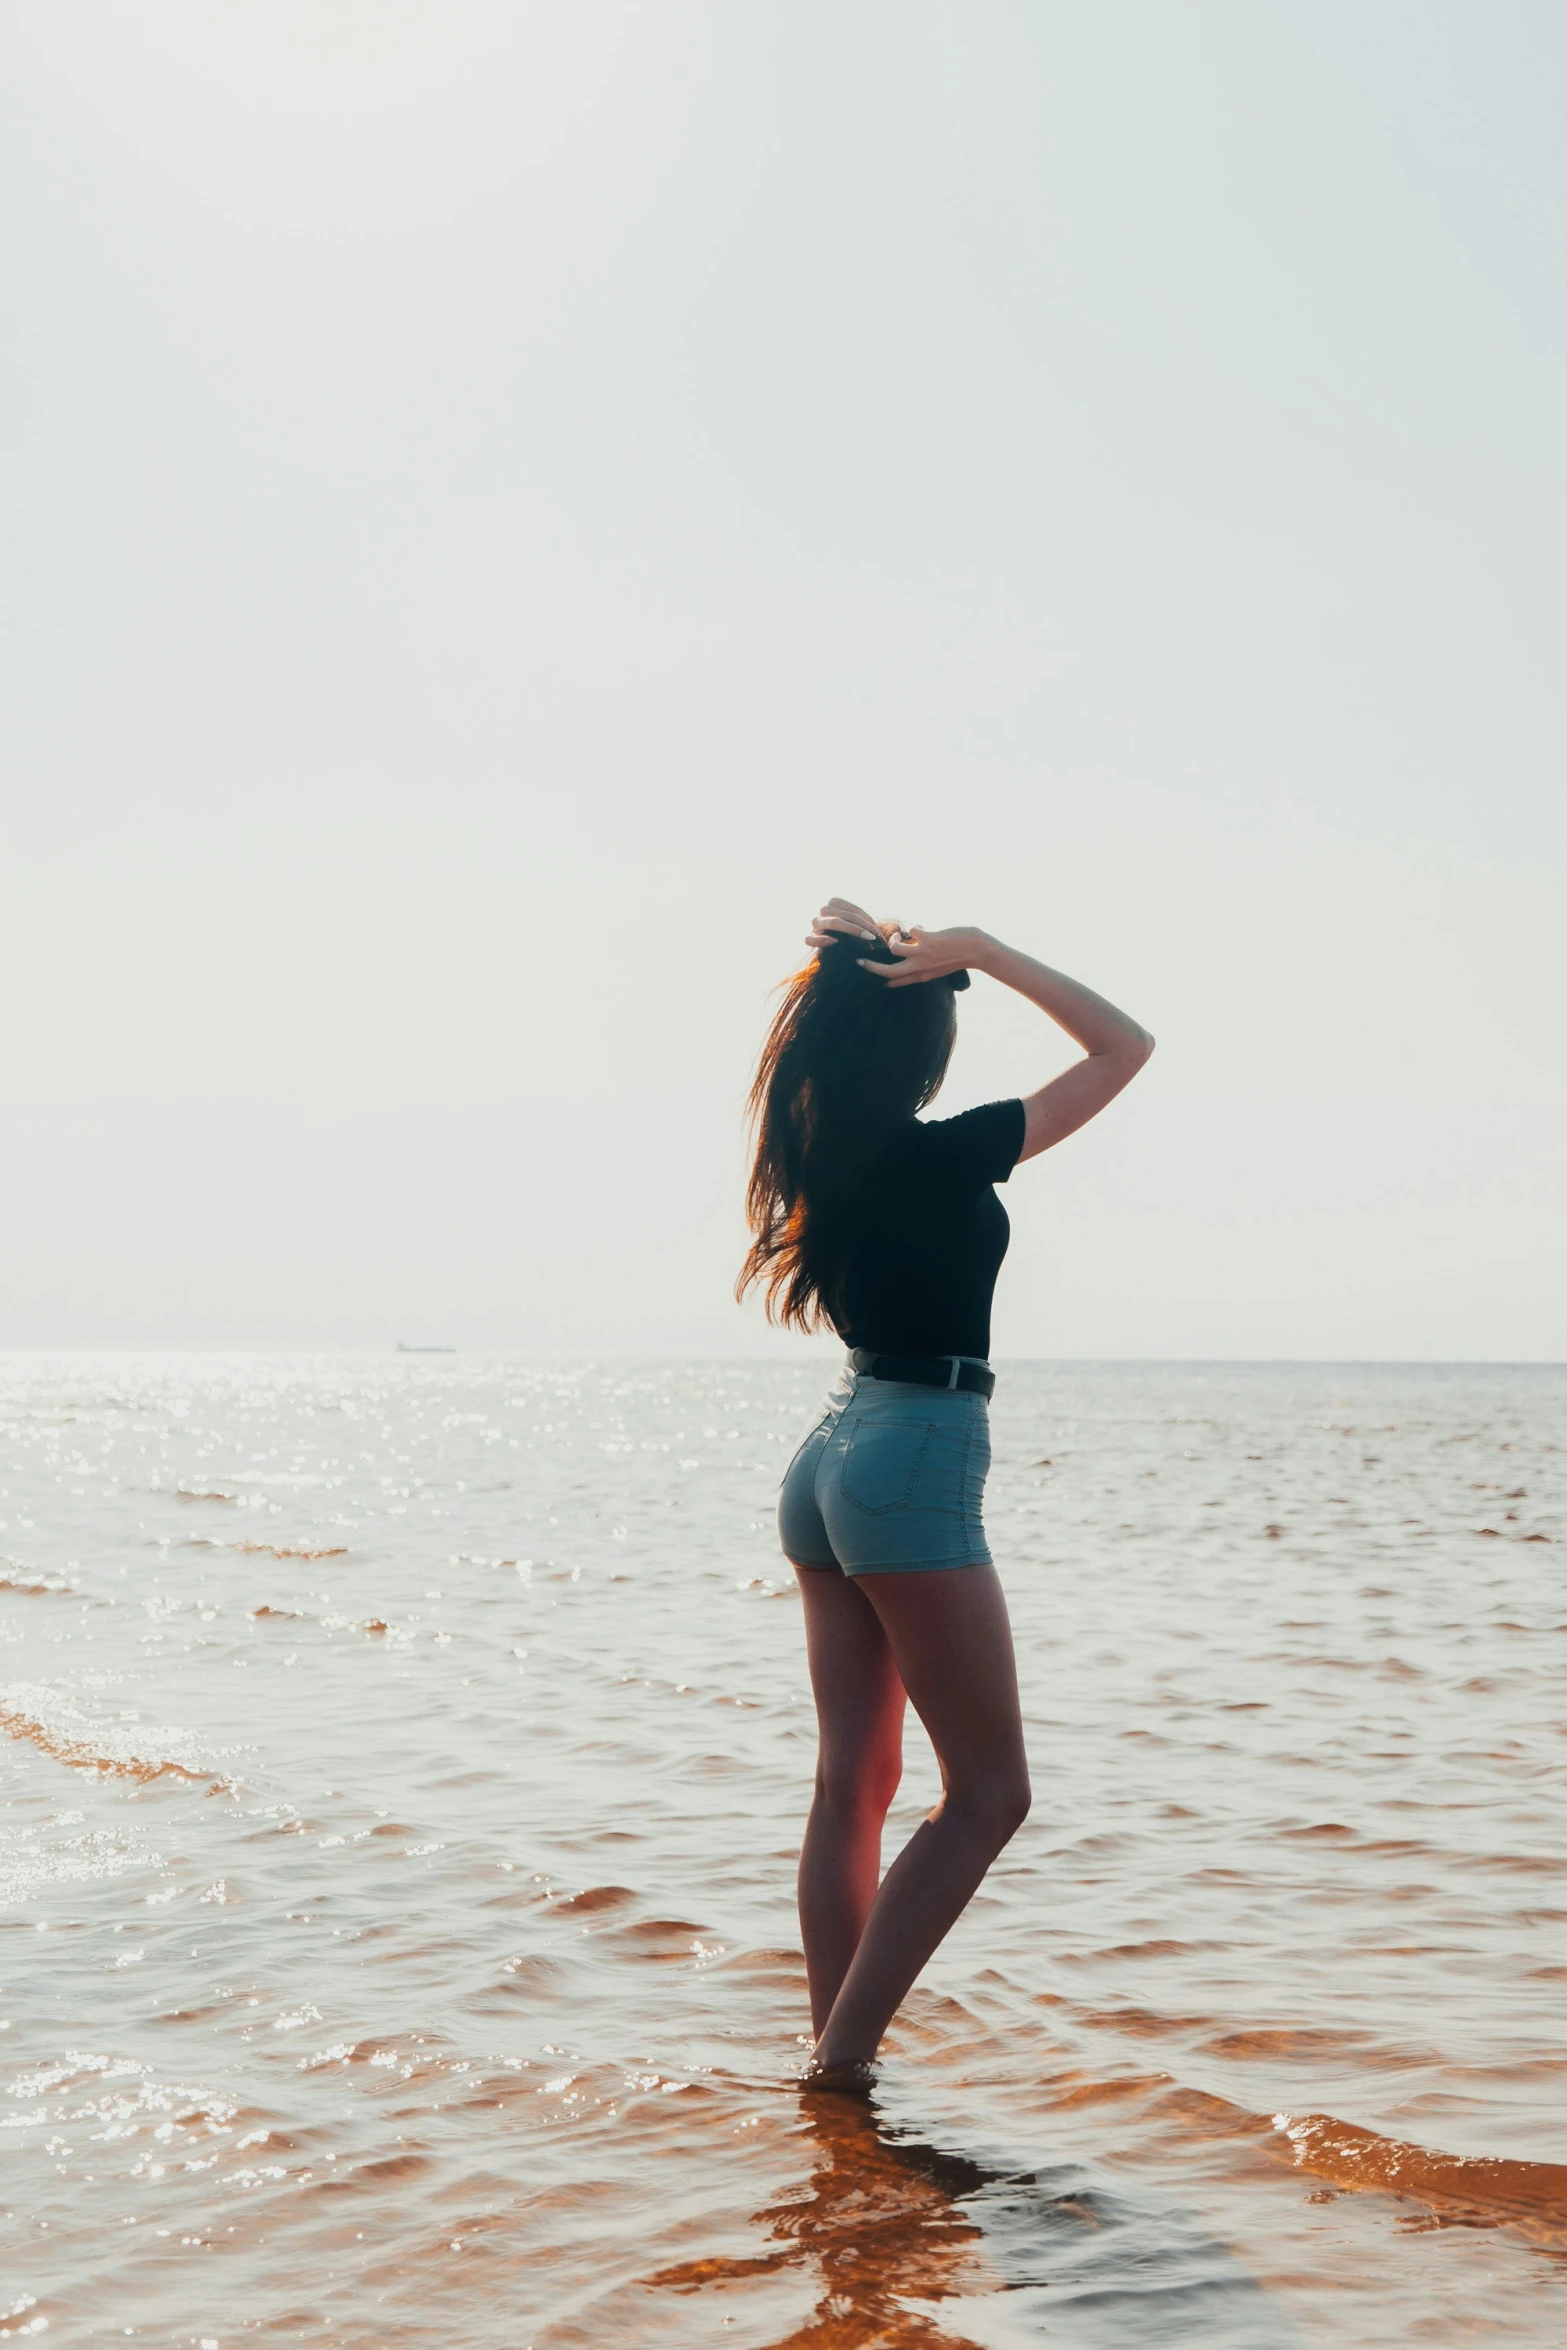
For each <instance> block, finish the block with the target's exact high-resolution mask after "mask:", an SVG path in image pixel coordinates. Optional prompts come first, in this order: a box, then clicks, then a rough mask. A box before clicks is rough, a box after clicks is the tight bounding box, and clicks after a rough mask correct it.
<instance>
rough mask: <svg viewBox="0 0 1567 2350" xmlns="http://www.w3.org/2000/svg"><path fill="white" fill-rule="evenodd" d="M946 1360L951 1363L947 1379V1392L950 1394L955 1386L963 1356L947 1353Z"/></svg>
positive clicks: (961, 1366)
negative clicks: (950, 1371)
mask: <svg viewBox="0 0 1567 2350" xmlns="http://www.w3.org/2000/svg"><path fill="white" fill-rule="evenodd" d="M947 1360H948V1362H949V1363H950V1364H951V1365H952V1376H951V1378H950V1379H949V1380H948V1381H947V1393H948V1394H949V1395H950V1394H951V1393H952V1391H953V1389H954V1388H955V1387H956V1386H957V1383H958V1373H959V1372H960V1371H961V1370H962V1368H963V1357H962V1356H961V1355H948V1357H947Z"/></svg>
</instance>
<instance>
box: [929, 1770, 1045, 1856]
mask: <svg viewBox="0 0 1567 2350" xmlns="http://www.w3.org/2000/svg"><path fill="white" fill-rule="evenodd" d="M1033 1800H1034V1798H1033V1791H1032V1789H1031V1788H1030V1786H1029V1783H1028V1773H1027V1771H1026V1770H1023V1769H1021V1768H1019V1769H1017V1770H1007V1771H997V1772H996V1773H994V1774H993V1775H987V1776H986V1777H985V1778H983V1779H981V1780H978V1781H976V1782H975V1783H974V1784H973V1785H967V1786H963V1787H952V1788H949V1789H948V1791H947V1794H946V1797H945V1800H944V1802H943V1805H942V1809H943V1810H944V1811H947V1812H956V1813H957V1814H959V1816H960V1817H961V1818H963V1819H964V1820H966V1821H967V1822H968V1823H969V1824H970V1825H971V1826H972V1827H973V1828H974V1829H975V1831H976V1832H977V1833H978V1834H979V1835H981V1836H983V1837H984V1839H985V1841H986V1842H987V1843H989V1844H992V1845H993V1846H994V1847H995V1849H996V1851H997V1852H999V1851H1000V1850H1001V1847H1002V1846H1003V1844H1008V1843H1010V1842H1011V1840H1012V1838H1013V1837H1014V1836H1015V1835H1016V1834H1017V1832H1018V1830H1019V1828H1021V1826H1022V1825H1023V1822H1024V1821H1025V1820H1026V1819H1027V1817H1028V1814H1029V1807H1030V1805H1031V1804H1032V1802H1033Z"/></svg>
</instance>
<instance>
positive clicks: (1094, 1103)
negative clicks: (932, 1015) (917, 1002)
mask: <svg viewBox="0 0 1567 2350" xmlns="http://www.w3.org/2000/svg"><path fill="white" fill-rule="evenodd" d="M857 910H858V909H855V911H857ZM843 929H844V930H845V931H848V930H849V929H850V924H849V922H848V921H844V922H843ZM888 943H889V945H890V946H891V948H892V952H893V954H894V955H895V956H896V957H897V958H898V960H897V962H896V963H876V962H871V961H870V960H869V959H866V962H865V968H866V970H867V971H874V972H875V973H876V975H877V977H878V978H880V977H882V976H883V975H884V974H885V978H886V984H887V986H888V987H914V986H917V985H919V983H920V982H921V981H923V980H927V979H940V978H942V977H943V976H944V975H945V974H946V973H947V972H949V971H984V972H987V973H988V974H989V976H990V977H991V978H992V979H999V980H1000V982H1001V984H1002V986H1003V987H1010V988H1012V989H1013V990H1014V991H1015V992H1016V993H1017V994H1018V995H1021V996H1026V997H1027V998H1028V1000H1029V1002H1030V1003H1031V1004H1037V1005H1038V1006H1039V1008H1040V1010H1041V1011H1042V1012H1048V1013H1049V1015H1050V1017H1051V1019H1052V1020H1054V1022H1055V1023H1056V1026H1057V1027H1058V1028H1064V1029H1065V1030H1066V1032H1067V1035H1068V1036H1070V1037H1072V1038H1074V1039H1075V1041H1076V1042H1077V1043H1078V1044H1080V1045H1081V1046H1082V1048H1083V1051H1084V1053H1085V1054H1086V1056H1087V1058H1086V1059H1084V1060H1081V1061H1077V1062H1074V1063H1073V1065H1072V1067H1071V1068H1070V1069H1063V1070H1062V1072H1061V1074H1060V1076H1059V1077H1052V1078H1051V1080H1050V1083H1049V1084H1048V1085H1042V1086H1040V1088H1039V1090H1038V1091H1037V1092H1036V1093H1029V1094H1025V1095H1024V1096H1023V1118H1024V1124H1023V1148H1022V1150H1021V1151H1020V1152H1019V1154H1018V1155H1019V1158H1021V1159H1032V1158H1035V1157H1037V1156H1038V1154H1039V1152H1040V1151H1047V1150H1049V1149H1050V1148H1051V1146H1052V1144H1054V1143H1058V1142H1064V1141H1065V1140H1066V1137H1067V1136H1068V1135H1069V1134H1075V1133H1076V1132H1077V1129H1078V1128H1079V1127H1080V1126H1086V1125H1087V1124H1088V1121H1089V1119H1090V1118H1095V1117H1097V1116H1098V1114H1099V1112H1100V1111H1101V1110H1102V1109H1103V1108H1104V1107H1105V1104H1106V1103H1107V1102H1113V1101H1114V1099H1115V1097H1116V1095H1117V1094H1118V1093H1119V1092H1120V1091H1121V1089H1122V1087H1123V1086H1125V1085H1129V1084H1130V1083H1131V1081H1132V1079H1133V1078H1134V1077H1135V1076H1136V1075H1137V1072H1138V1070H1139V1069H1140V1068H1141V1067H1142V1065H1143V1063H1144V1062H1145V1061H1146V1060H1147V1058H1148V1056H1149V1054H1150V1053H1151V1052H1152V1051H1153V1038H1152V1037H1151V1036H1150V1035H1149V1033H1148V1031H1147V1029H1146V1028H1142V1027H1140V1026H1139V1025H1138V1023H1137V1022H1136V1021H1135V1020H1134V1019H1133V1018H1132V1017H1131V1015H1130V1014H1129V1013H1127V1012H1122V1011H1120V1010H1118V1009H1117V1007H1116V1006H1115V1005H1114V1004H1112V1003H1109V1002H1107V1001H1106V999H1105V998H1104V997H1103V996H1102V995H1095V993H1094V991H1093V989H1092V988H1091V987H1084V986H1083V984H1082V982H1081V981H1080V980H1076V979H1068V977H1067V976H1066V973H1065V972H1064V971H1052V970H1051V968H1050V966H1049V964H1048V963H1036V962H1035V960H1034V958H1033V956H1032V955H1025V954H1023V953H1021V952H1020V951H1019V949H1018V948H1016V947H1009V946H1004V945H1003V944H1002V942H1001V940H1000V939H999V938H992V937H991V936H990V934H989V932H988V931H984V930H973V929H968V928H962V929H957V930H920V929H914V930H911V931H909V932H907V933H905V934H904V935H903V936H902V937H898V936H894V937H893V938H892V939H890V940H889V942H888Z"/></svg>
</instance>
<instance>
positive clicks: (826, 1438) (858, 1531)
mask: <svg viewBox="0 0 1567 2350" xmlns="http://www.w3.org/2000/svg"><path fill="white" fill-rule="evenodd" d="M989 1467H990V1409H989V1406H988V1404H987V1403H986V1400H985V1398H984V1397H983V1396H982V1395H969V1394H964V1393H962V1392H960V1391H959V1390H957V1389H955V1388H953V1389H947V1388H940V1387H914V1386H908V1385H905V1384H904V1382H903V1381H901V1380H892V1379H866V1378H862V1377H861V1376H860V1374H859V1373H858V1372H857V1371H856V1370H855V1369H854V1367H853V1365H852V1364H849V1363H846V1364H845V1365H844V1367H843V1370H842V1371H841V1372H840V1374H839V1377H838V1381H837V1384H836V1386H835V1387H834V1388H833V1390H832V1393H831V1394H830V1395H829V1396H828V1398H827V1402H826V1405H825V1407H824V1409H823V1411H822V1414H821V1417H820V1418H819V1419H818V1420H817V1421H816V1423H815V1425H814V1426H813V1427H812V1428H811V1430H810V1432H809V1434H808V1435H807V1436H806V1438H805V1441H804V1442H803V1443H802V1444H801V1446H800V1449H799V1451H798V1452H797V1453H796V1454H795V1456H794V1459H793V1460H792V1461H791V1462H790V1463H789V1466H788V1469H787V1470H786V1472H785V1474H784V1481H783V1484H782V1485H781V1486H780V1487H779V1491H778V1539H779V1541H780V1543H781V1544H782V1546H783V1551H784V1555H785V1557H786V1558H789V1559H792V1560H793V1561H794V1563H795V1565H796V1566H799V1567H836V1568H837V1569H838V1571H839V1572H840V1573H841V1574H845V1575H895V1574H900V1573H903V1574H907V1573H909V1572H910V1571H914V1572H916V1573H917V1572H918V1571H919V1570H921V1569H922V1568H931V1567H988V1566H989V1565H990V1564H991V1563H992V1562H991V1556H990V1549H989V1546H988V1544H987V1543H986V1541H985V1526H984V1520H983V1518H982V1516H981V1504H982V1502H983V1500H984V1495H985V1472H986V1470H987V1469H988V1468H989Z"/></svg>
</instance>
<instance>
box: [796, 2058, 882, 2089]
mask: <svg viewBox="0 0 1567 2350" xmlns="http://www.w3.org/2000/svg"><path fill="white" fill-rule="evenodd" d="M800 2086H801V2088H802V2089H812V2090H817V2089H819V2090H823V2091H827V2092H830V2093H831V2094H832V2095H834V2096H838V2097H868V2096H869V2095H870V2093H871V2091H872V2090H873V2089H874V2088H875V2086H876V2067H875V2065H874V2064H872V2063H871V2062H870V2061H869V2060H868V2059H867V2058H865V2057H859V2058H857V2059H856V2060H855V2061H854V2062H853V2063H851V2064H818V2063H817V2062H816V2060H815V2058H814V2057H813V2058H812V2059H811V2062H810V2063H809V2064H808V2065H807V2066H806V2068H805V2070H804V2072H803V2073H802V2074H801V2075H800Z"/></svg>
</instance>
